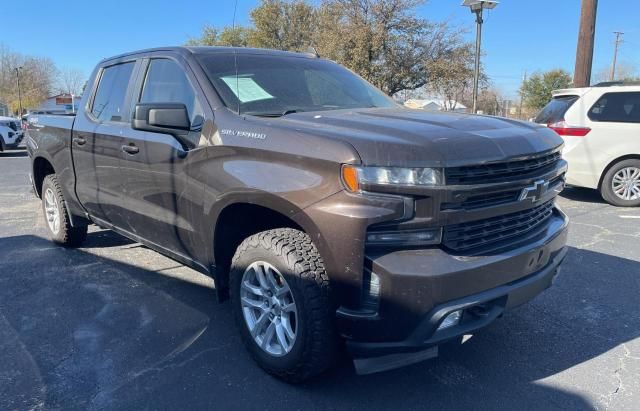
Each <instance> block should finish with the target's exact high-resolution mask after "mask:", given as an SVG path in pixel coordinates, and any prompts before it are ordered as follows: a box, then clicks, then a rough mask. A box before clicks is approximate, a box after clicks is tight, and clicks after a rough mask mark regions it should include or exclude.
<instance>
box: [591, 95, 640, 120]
mask: <svg viewBox="0 0 640 411" xmlns="http://www.w3.org/2000/svg"><path fill="white" fill-rule="evenodd" d="M589 118H590V119H591V120H592V121H602V122H616V123H640V92H621V93H606V94H603V95H602V97H600V99H599V100H598V101H596V104H594V105H593V107H591V110H589Z"/></svg>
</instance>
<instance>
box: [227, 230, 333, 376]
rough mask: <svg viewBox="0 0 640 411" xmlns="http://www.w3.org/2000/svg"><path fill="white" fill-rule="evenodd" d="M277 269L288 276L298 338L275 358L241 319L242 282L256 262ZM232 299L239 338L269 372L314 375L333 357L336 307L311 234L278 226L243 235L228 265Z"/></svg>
mask: <svg viewBox="0 0 640 411" xmlns="http://www.w3.org/2000/svg"><path fill="white" fill-rule="evenodd" d="M257 261H264V262H267V263H268V264H270V265H272V266H273V267H275V268H276V269H277V270H278V271H279V272H280V273H281V274H282V276H283V278H284V279H285V280H286V283H287V284H288V286H289V288H290V289H291V292H292V294H293V298H294V300H295V303H296V306H297V316H296V318H299V319H298V320H297V328H296V334H297V335H296V339H295V342H294V343H293V345H292V347H291V351H289V352H288V353H287V354H284V355H282V356H273V355H271V354H269V353H267V352H266V351H264V350H263V349H262V348H260V346H259V345H258V344H257V343H256V341H254V338H253V337H252V336H251V333H250V331H249V327H248V325H247V323H246V321H245V319H244V315H243V311H242V304H241V301H240V297H241V281H242V277H243V274H244V273H245V270H247V268H248V267H249V266H250V265H251V264H252V263H254V262H257ZM230 286H231V302H232V305H233V311H234V315H235V319H236V324H237V325H238V328H239V331H240V335H241V337H242V340H243V342H244V344H245V346H246V347H247V349H248V350H249V352H250V353H251V355H252V356H253V358H254V359H255V361H256V362H257V363H258V364H259V365H260V366H261V367H262V368H263V369H264V370H265V371H267V372H268V373H270V374H272V375H274V376H276V377H278V378H280V379H282V380H285V381H287V382H290V383H297V382H301V381H304V380H307V379H309V378H311V377H313V376H315V375H318V374H320V373H322V372H323V371H325V370H326V369H327V368H329V367H330V366H331V365H332V364H333V362H334V360H335V356H336V348H337V338H336V333H335V328H334V321H333V318H334V315H335V310H334V307H333V305H332V303H331V299H330V295H329V292H330V290H329V278H328V276H327V273H326V271H325V268H324V263H323V261H322V258H321V256H320V254H319V252H318V250H317V249H316V247H315V246H314V245H313V242H312V241H311V238H310V237H309V236H308V235H307V234H305V233H303V232H301V231H298V230H294V229H290V228H280V229H274V230H268V231H263V232H261V233H258V234H255V235H252V236H251V237H249V238H247V239H245V240H244V241H243V242H242V244H240V246H239V247H238V249H237V251H236V253H235V255H234V257H233V260H232V264H231V272H230Z"/></svg>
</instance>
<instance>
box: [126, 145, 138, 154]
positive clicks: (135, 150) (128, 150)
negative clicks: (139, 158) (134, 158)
mask: <svg viewBox="0 0 640 411" xmlns="http://www.w3.org/2000/svg"><path fill="white" fill-rule="evenodd" d="M122 151H124V152H125V153H127V154H131V155H134V154H138V152H140V149H139V148H138V147H136V146H134V145H130V146H122Z"/></svg>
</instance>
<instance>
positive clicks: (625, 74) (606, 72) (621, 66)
mask: <svg viewBox="0 0 640 411" xmlns="http://www.w3.org/2000/svg"><path fill="white" fill-rule="evenodd" d="M610 79H611V66H604V67H602V68H600V70H598V71H597V72H596V74H595V76H594V80H595V82H596V83H602V82H605V81H609V80H610ZM616 80H617V81H639V80H640V70H638V67H637V66H636V65H634V64H633V63H630V62H628V61H621V62H619V63H618V64H617V65H616Z"/></svg>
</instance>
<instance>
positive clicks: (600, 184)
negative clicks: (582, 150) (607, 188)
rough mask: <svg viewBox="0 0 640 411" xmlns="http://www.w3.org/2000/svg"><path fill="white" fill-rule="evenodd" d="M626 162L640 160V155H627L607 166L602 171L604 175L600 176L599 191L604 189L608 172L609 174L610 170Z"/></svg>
mask: <svg viewBox="0 0 640 411" xmlns="http://www.w3.org/2000/svg"><path fill="white" fill-rule="evenodd" d="M624 160H640V154H627V155H626V156H622V157H618V158H616V159H615V160H613V161H611V162H610V163H609V164H607V166H606V167H605V168H604V170H602V173H601V174H600V181H598V190H600V189H601V188H602V181H603V180H604V176H605V175H606V174H607V172H609V169H611V167H613V166H615V165H616V164H618V163H619V162H621V161H624Z"/></svg>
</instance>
